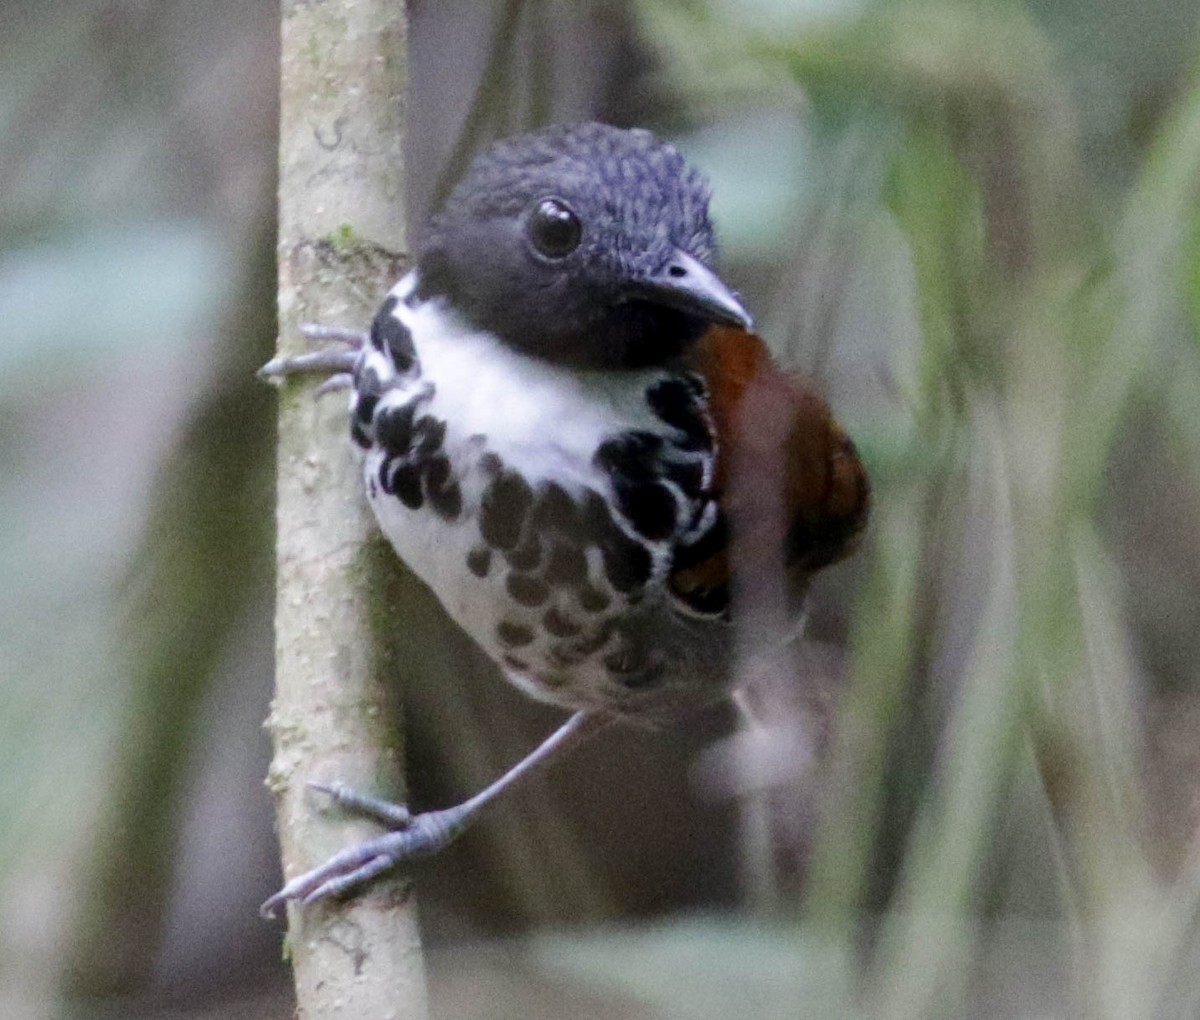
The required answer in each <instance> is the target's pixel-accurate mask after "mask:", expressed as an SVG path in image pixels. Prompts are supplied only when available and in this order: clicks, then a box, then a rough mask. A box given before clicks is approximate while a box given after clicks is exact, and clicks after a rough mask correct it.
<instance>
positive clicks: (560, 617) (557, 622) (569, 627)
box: [542, 606, 582, 637]
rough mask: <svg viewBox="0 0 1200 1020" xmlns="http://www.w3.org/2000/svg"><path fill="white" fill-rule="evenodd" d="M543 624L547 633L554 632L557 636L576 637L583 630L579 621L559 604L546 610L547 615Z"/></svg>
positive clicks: (543, 619)
mask: <svg viewBox="0 0 1200 1020" xmlns="http://www.w3.org/2000/svg"><path fill="white" fill-rule="evenodd" d="M542 626H543V627H544V628H545V630H546V633H548V634H553V635H554V636H555V637H575V635H577V634H578V633H579V632H580V630H582V627H581V626H580V625H579V624H578V623H576V622H575V621H574V620H572V619H571V618H570V617H569V616H567V615H566V613H564V612H562V610H560V609H559V608H558V607H557V606H551V607H550V608H549V609H547V610H546V615H545V616H543V617H542Z"/></svg>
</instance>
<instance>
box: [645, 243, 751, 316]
mask: <svg viewBox="0 0 1200 1020" xmlns="http://www.w3.org/2000/svg"><path fill="white" fill-rule="evenodd" d="M634 294H635V295H636V296H637V297H638V298H640V299H641V300H643V301H652V302H653V303H655V304H659V305H665V306H666V307H668V308H674V309H676V310H678V311H681V312H687V313H688V314H689V315H695V316H696V317H697V318H700V319H706V320H708V321H709V322H719V323H722V324H723V325H726V326H738V327H740V328H741V329H744V330H751V329H753V328H754V320H753V319H751V318H750V313H749V312H748V311H746V309H745V308H743V307H742V303H741V302H740V301H739V300H738V299H737V298H736V297H735V296H734V293H733V291H731V290H730V289H729V288H728V287H726V286H725V284H724V283H722V282H721V278H720V277H719V276H717V274H716V273H714V272H713V271H712V270H711V269H709V268H708V267H707V266H706V265H704V263H702V262H701V261H699V259H694V258H692V256H691V255H688V254H687V253H686V252H682V251H678V252H676V253H675V256H674V258H672V259H671V261H670V262H668V263H667V265H666V267H665V268H664V269H663V270H662V271H661V272H659V273H656V274H655V275H654V276H651V277H649V278H647V279H643V280H639V281H638V283H637V284H636V285H635V287H634Z"/></svg>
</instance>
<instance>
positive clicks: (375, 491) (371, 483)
mask: <svg viewBox="0 0 1200 1020" xmlns="http://www.w3.org/2000/svg"><path fill="white" fill-rule="evenodd" d="M367 492H368V493H369V494H370V496H371V498H372V499H374V498H375V497H376V496H378V495H379V485H378V484H377V483H376V481H375V476H374V475H371V477H370V478H368V479H367Z"/></svg>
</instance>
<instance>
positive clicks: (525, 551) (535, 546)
mask: <svg viewBox="0 0 1200 1020" xmlns="http://www.w3.org/2000/svg"><path fill="white" fill-rule="evenodd" d="M504 558H505V560H507V561H508V565H509V566H510V567H512V568H513V570H526V571H528V570H532V569H533V568H534V567H536V566H537V565H538V563H540V562H541V559H542V545H541V543H540V542H539V541H538V540H537V536H536V535H526V536H525V541H523V542H522V543H521V544H520V545H519V546H517V547H516V548H515V549H513V550H512V551H511V552H506V553H505V554H504Z"/></svg>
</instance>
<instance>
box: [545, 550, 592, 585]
mask: <svg viewBox="0 0 1200 1020" xmlns="http://www.w3.org/2000/svg"><path fill="white" fill-rule="evenodd" d="M545 576H546V580H547V581H549V582H550V584H556V585H574V584H580V583H581V582H583V581H584V580H585V579H586V578H587V556H585V555H584V552H583V550H582V549H580V548H579V547H578V546H574V545H565V544H564V543H562V542H556V543H555V544H554V546H553V547H552V548H551V550H550V557H549V559H548V560H547V561H546V575H545Z"/></svg>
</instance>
